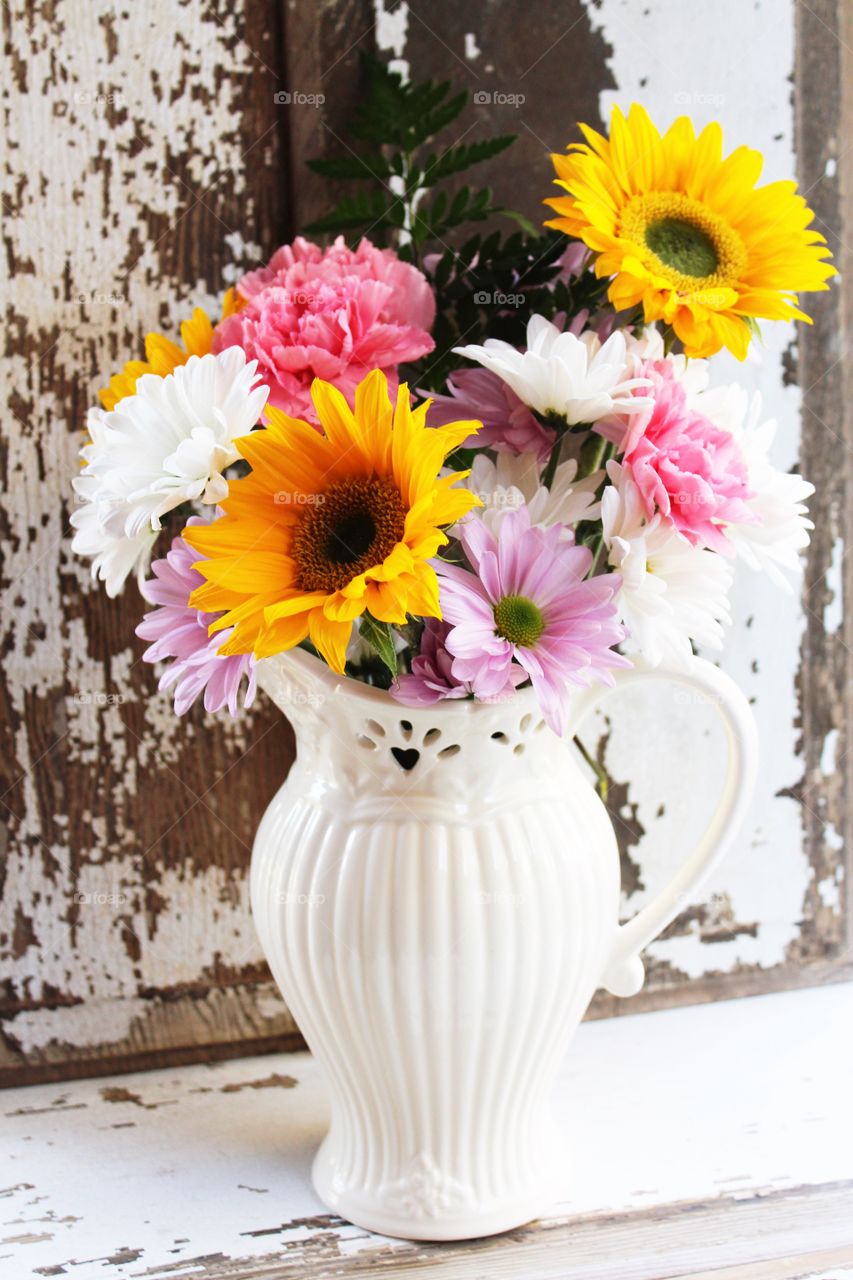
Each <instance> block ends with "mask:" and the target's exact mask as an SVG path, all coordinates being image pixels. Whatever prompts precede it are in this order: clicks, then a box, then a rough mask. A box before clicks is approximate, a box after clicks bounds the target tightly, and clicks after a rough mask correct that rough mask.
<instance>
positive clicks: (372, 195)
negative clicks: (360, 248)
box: [305, 189, 405, 232]
mask: <svg viewBox="0 0 853 1280" xmlns="http://www.w3.org/2000/svg"><path fill="white" fill-rule="evenodd" d="M404 213H405V210H404V208H403V204H402V202H401V201H400V200H393V201H392V203H390V204H389V203H388V193H387V192H386V191H385V190H384V189H382V190H380V191H358V192H356V194H355V195H353V196H344V197H343V199H342V200H339V201H338V203H337V204H336V205H335V207H334V209H332V211H331V212H330V213H327V214H326V215H325V216H324V217H322V218H318V219H317V220H316V221H315V222H312V223H309V225H308V226H307V227H306V228H305V230H306V231H309V232H323V231H332V232H335V231H350V230H361V229H367V228H368V227H372V228H374V229H375V228H377V227H383V226H384V227H394V226H400V225H401V224H402V220H403V216H404Z"/></svg>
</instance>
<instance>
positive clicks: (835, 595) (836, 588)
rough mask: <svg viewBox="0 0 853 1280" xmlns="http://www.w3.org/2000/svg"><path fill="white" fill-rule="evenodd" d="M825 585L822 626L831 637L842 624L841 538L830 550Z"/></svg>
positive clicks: (842, 571) (842, 576)
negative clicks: (827, 597) (827, 591)
mask: <svg viewBox="0 0 853 1280" xmlns="http://www.w3.org/2000/svg"><path fill="white" fill-rule="evenodd" d="M826 585H827V587H828V588H829V592H830V598H829V603H828V604H827V605H826V607H825V609H824V611H823V626H824V630H825V631H826V633H827V635H833V634H834V633H835V632H836V631H838V630H840V628H841V626H842V624H843V622H844V542H843V541H842V539H841V538H837V539H836V541H835V543H834V545H833V548H832V559H831V560H830V562H829V568H828V569H827V571H826Z"/></svg>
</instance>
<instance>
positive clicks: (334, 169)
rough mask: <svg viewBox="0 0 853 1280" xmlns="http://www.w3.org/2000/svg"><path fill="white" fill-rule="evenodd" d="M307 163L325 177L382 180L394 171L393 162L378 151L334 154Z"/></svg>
mask: <svg viewBox="0 0 853 1280" xmlns="http://www.w3.org/2000/svg"><path fill="white" fill-rule="evenodd" d="M306 163H307V165H308V168H309V169H313V171H314V172H315V173H319V174H321V175H322V177H324V178H342V179H347V178H365V179H371V178H374V179H378V180H381V179H383V178H387V177H388V176H389V175H390V174H391V173H392V172H393V170H392V168H391V163H390V162H389V161H388V160H387V159H386V158H385V156H383V155H380V154H379V153H378V152H377V153H376V154H370V155H365V156H356V155H345V156H334V157H332V158H331V159H328V160H326V159H320V160H308V161H306Z"/></svg>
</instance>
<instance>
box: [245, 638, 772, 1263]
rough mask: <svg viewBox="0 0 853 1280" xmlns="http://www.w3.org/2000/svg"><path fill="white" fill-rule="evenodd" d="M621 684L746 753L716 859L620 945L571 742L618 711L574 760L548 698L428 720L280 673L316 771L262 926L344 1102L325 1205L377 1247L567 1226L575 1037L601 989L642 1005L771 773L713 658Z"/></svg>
mask: <svg viewBox="0 0 853 1280" xmlns="http://www.w3.org/2000/svg"><path fill="white" fill-rule="evenodd" d="M616 675H617V687H618V686H622V685H624V684H625V683H626V682H627V681H636V680H649V679H651V678H654V677H657V676H665V677H666V679H667V680H670V681H676V682H677V683H678V684H680V685H682V686H687V687H689V688H690V689H691V690H693V691H694V692H696V693H698V694H699V695H700V697H701V698H702V699H703V700H710V701H711V702H713V704H714V705H715V707H716V708H717V709H718V711H719V713H720V715H721V717H722V719H723V721H724V723H725V726H726V729H727V738H728V750H729V762H728V774H727V781H726V784H725V787H724V793H723V795H722V796H721V798H720V801H719V804H718V806H717V809H716V813H715V816H714V819H713V821H712V823H711V827H710V829H709V830H708V831H707V833H706V835H705V837H704V839H703V840H702V842H701V844H700V846H699V847H698V848H697V849H696V850H695V851H694V852H693V853H692V854H691V855H690V856H689V857H688V858H687V859H686V861H684V862H683V863H682V864H681V866H680V868H679V869H678V870H677V871H676V872H675V874H674V877H673V879H672V880H671V881H670V883H669V884H668V885H667V887H666V888H665V889H664V890H663V892H662V893H661V894H660V895H659V896H658V897H657V899H655V900H654V901H652V902H651V903H650V904H649V905H648V906H646V907H645V908H643V910H641V911H640V912H639V914H638V915H637V916H635V917H634V919H632V920H631V921H630V922H629V923H628V924H626V925H622V926H620V925H619V923H618V912H619V856H618V850H617V846H616V839H615V836H614V834H613V829H612V827H611V824H610V820H609V818H608V816H607V812H606V810H605V808H604V806H603V804H602V803H601V800H600V799H599V797H598V795H597V793H596V791H595V789H594V787H593V786H592V785H591V783H590V781H589V780H588V778H587V777H586V776H585V775H584V773H583V772H582V771H581V768H580V766H579V764H578V763H577V760H576V757H575V753H574V750H573V748H572V747H571V745H570V740H571V736H572V734H573V733H574V731H575V728H576V726H577V725H578V724H579V723H580V721H581V720H582V719H583V717H584V716H585V715H586V713H587V712H588V711H589V710H590V709H591V708H592V707H593V706H594V705H595V704H596V703H598V702H599V701H600V699H601V698H602V697H604V696H606V694H607V690H604V689H601V688H596V689H592V690H589V691H579V692H578V694H577V696H576V699H575V709H574V716H573V722H572V724H571V726H570V729H569V733H568V735H567V738H566V740H565V741H561V740H560V739H558V738H557V737H555V736H554V734H553V733H552V732H551V731H550V729H548V728H547V726H546V725H545V724H544V722H543V719H542V716H541V713H540V712H539V709H538V706H537V704H536V701H535V698H534V696H533V693H532V690H526V691H522V692H521V693H519V694H517V695H516V696H515V698H513V700H512V701H510V702H506V703H502V704H484V703H475V702H470V701H446V702H443V703H441V704H439V705H438V706H436V707H433V708H428V709H418V710H411V709H408V708H405V707H402V706H400V705H399V704H397V703H395V702H394V701H393V700H392V699H391V698H390V696H389V695H388V694H386V693H383V692H381V691H379V690H376V689H372V688H370V687H368V686H366V685H363V684H360V683H358V682H356V681H353V680H346V679H341V678H340V677H337V676H335V675H334V674H333V673H332V672H331V671H330V670H329V669H328V668H327V667H325V666H324V665H323V664H322V663H320V662H319V661H318V660H317V659H315V658H313V657H311V655H309V654H307V653H304V652H301V651H294V652H291V653H289V654H282V655H280V656H278V657H276V658H270V659H267V660H265V661H264V662H262V663H260V664H259V680H260V683H261V685H262V687H263V688H265V689H266V691H267V692H268V693H269V694H270V695H271V697H272V698H273V699H274V701H275V702H276V703H277V705H278V706H279V707H280V708H281V710H282V711H283V712H284V713H285V715H286V716H287V717H288V719H289V720H291V721H292V722H293V724H294V726H295V728H296V733H297V758H296V763H295V764H294V766H293V768H292V769H291V771H290V774H289V775H288V778H287V780H286V782H285V783H284V785H283V786H282V788H281V789H280V791H279V792H278V794H277V795H276V796H275V798H274V799H273V801H272V803H271V804H270V806H269V809H268V810H267V812H266V814H265V816H264V818H263V821H262V822H261V825H260V828H259V830H258V834H257V838H256V841H255V847H254V853H253V857H252V879H251V892H252V908H253V912H254V917H255V923H256V926H257V929H258V933H259V935H260V939H261V942H262V944H263V947H264V951H265V952H266V956H267V959H268V960H269V964H270V967H271V969H272V972H273V974H274V976H275V979H276V981H277V982H278V984H279V986H280V988H281V991H282V994H283V995H284V998H285V1000H286V1001H287V1004H288V1006H289V1007H290V1009H291V1011H292V1012H293V1014H294V1016H295V1018H296V1020H297V1022H298V1024H299V1026H300V1028H301V1030H302V1032H303V1034H304V1036H305V1039H306V1041H307V1042H308V1044H309V1046H310V1048H311V1050H312V1051H313V1052H314V1054H315V1055H316V1057H317V1058H318V1060H319V1061H320V1063H321V1064H322V1066H323V1068H324V1069H325V1072H326V1075H327V1077H328V1082H329V1087H330V1090H331V1107H332V1120H331V1127H330V1130H329V1133H328V1135H327V1136H326V1138H325V1141H324V1142H323V1144H322V1146H321V1147H320V1150H319V1152H318V1154H317V1157H316V1160H315V1163H314V1183H315V1186H316V1189H317V1192H318V1194H319V1195H320V1197H321V1199H322V1200H323V1201H324V1202H325V1203H326V1204H327V1205H328V1206H329V1208H330V1209H332V1210H333V1211H334V1212H336V1213H338V1214H340V1215H341V1216H342V1217H344V1218H347V1219H349V1220H350V1221H352V1222H355V1223H357V1224H359V1225H360V1226H363V1227H367V1228H369V1229H371V1230H374V1231H379V1232H383V1233H385V1234H387V1235H393V1236H405V1237H409V1238H415V1239H422V1240H453V1239H459V1238H465V1237H470V1236H481V1235H488V1234H490V1233H493V1232H497V1231H504V1230H507V1229H509V1228H511V1227H515V1226H518V1225H520V1224H521V1223H524V1222H527V1221H529V1220H530V1219H531V1218H534V1217H537V1216H540V1215H541V1214H542V1213H543V1212H544V1211H545V1210H546V1209H547V1208H548V1205H549V1204H550V1203H551V1201H552V1200H553V1198H554V1184H555V1170H556V1168H557V1167H558V1166H557V1161H558V1159H559V1158H560V1152H559V1151H557V1150H555V1149H554V1140H553V1139H554V1130H553V1127H552V1125H551V1123H550V1120H549V1112H548V1107H549V1094H550V1091H551V1086H552V1083H553V1079H554V1076H555V1073H556V1071H557V1068H558V1065H559V1062H560V1059H561V1057H562V1055H563V1053H564V1052H565V1049H566V1046H567V1045H568V1042H569V1039H570V1037H571V1035H572V1033H573V1031H574V1030H575V1028H576V1027H577V1025H578V1023H579V1021H580V1019H581V1018H582V1016H583V1013H584V1011H585V1009H586V1007H587V1005H588V1004H589V1001H590V999H591V997H592V995H593V992H594V991H595V990H596V988H597V987H599V986H604V987H606V988H607V989H608V990H609V991H611V992H613V993H614V994H615V995H619V996H628V995H633V994H634V993H635V992H637V991H638V990H639V989H640V987H641V986H642V983H643V966H642V962H641V960H640V958H639V953H640V951H641V950H642V948H643V947H644V946H645V945H646V944H647V943H648V942H650V941H651V940H652V938H654V937H655V936H656V935H657V934H658V933H659V932H660V930H661V929H662V928H663V927H664V926H665V925H666V924H667V923H668V922H669V921H670V920H671V919H672V918H673V916H674V915H675V914H676V913H677V911H678V910H679V909H680V907H682V906H683V905H684V904H685V903H686V902H687V901H688V900H689V894H690V893H691V892H692V891H694V890H695V889H696V888H697V887H698V885H699V884H700V882H701V880H702V879H703V878H704V877H705V875H706V874H707V873H708V872H709V871H710V870H711V868H712V867H713V866H714V865H715V863H716V862H717V861H718V859H719V858H720V857H721V856H722V855H723V853H724V852H725V850H726V848H727V846H728V845H729V843H730V840H731V838H732V836H733V834H734V833H735V831H736V828H737V826H738V824H739V822H740V820H741V818H742V815H743V812H744V808H745V805H746V803H747V801H748V799H749V796H750V793H751V790H752V786H753V781H754V775H755V766H756V754H757V753H756V732H755V724H754V720H753V717H752V713H751V712H750V710H749V707H748V705H747V702H746V700H745V698H744V697H743V695H742V694H741V693H740V691H739V690H738V689H737V687H736V686H735V685H734V684H733V683H732V681H731V680H730V679H729V678H728V677H727V676H725V675H723V674H722V672H720V671H719V670H718V669H717V668H716V667H714V666H712V665H711V664H710V663H707V662H704V661H702V660H700V659H694V660H693V662H692V663H691V666H690V668H689V671H687V672H685V673H679V674H672V673H667V672H664V671H661V670H658V671H656V672H649V671H644V670H638V669H634V670H631V671H624V672H623V671H618V672H616ZM661 695H662V696H663V697H665V696H666V691H665V689H662V690H661Z"/></svg>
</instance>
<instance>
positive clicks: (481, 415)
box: [427, 369, 557, 466]
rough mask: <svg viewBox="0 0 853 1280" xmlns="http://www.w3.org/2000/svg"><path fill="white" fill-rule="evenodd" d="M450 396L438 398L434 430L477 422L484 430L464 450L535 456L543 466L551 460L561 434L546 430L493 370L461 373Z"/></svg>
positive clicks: (431, 415)
mask: <svg viewBox="0 0 853 1280" xmlns="http://www.w3.org/2000/svg"><path fill="white" fill-rule="evenodd" d="M447 390H448V392H449V395H446V396H434V397H433V402H432V404H431V405H430V408H429V412H428V414H427V422H428V423H429V425H430V426H431V427H443V426H445V425H446V424H447V423H449V422H459V421H460V419H462V420H464V419H465V418H475V419H476V420H477V421H479V422H482V424H483V426H482V428H481V430H480V431H478V432H477V435H476V437H474V436H469V437H468V439H467V440H465V441H464V442H463V448H464V447H469V448H470V447H474V446H476V447H477V448H478V449H494V450H495V451H496V452H497V453H515V454H518V453H533V454H535V455H536V457H537V459H538V461H539V462H540V463H541V465H542V466H544V465H545V463H546V462H547V461H548V458H549V457H550V456H551V449H552V448H553V445H554V440H555V439H556V436H557V433H556V431H555V430H554V429H553V427H546V426H543V425H542V423H541V422H540V421H539V420H538V418H537V417H536V416H535V415H534V414H533V413H532V411H531V410H530V409H528V407H527V405H526V404H523V403H522V401H521V400H519V398H518V396H517V395H516V394H515V392H514V391H513V390H512V388H511V387H508V386H507V384H506V383H505V382H504V381H503V379H502V378H499V377H498V375H497V374H496V373H492V372H491V370H489V369H457V371H456V372H455V373H452V374H451V375H450V377H449V378H448V379H447Z"/></svg>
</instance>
